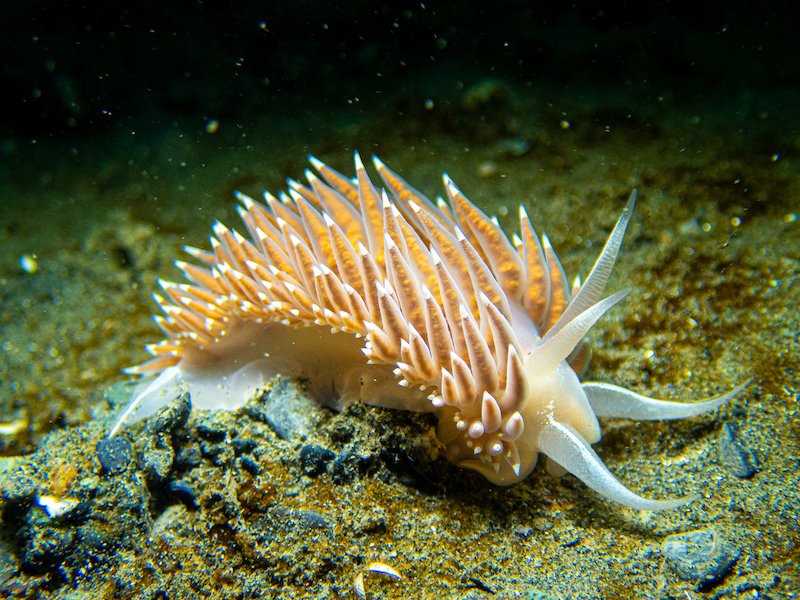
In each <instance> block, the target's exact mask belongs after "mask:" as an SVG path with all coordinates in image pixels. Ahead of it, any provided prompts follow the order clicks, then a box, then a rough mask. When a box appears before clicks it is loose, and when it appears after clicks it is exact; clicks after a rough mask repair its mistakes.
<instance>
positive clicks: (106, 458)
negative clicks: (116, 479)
mask: <svg viewBox="0 0 800 600" xmlns="http://www.w3.org/2000/svg"><path fill="white" fill-rule="evenodd" d="M95 452H96V453H97V458H98V460H100V466H101V467H102V468H103V473H105V474H106V475H113V474H115V473H121V472H122V471H124V470H125V468H126V467H127V466H128V465H129V464H130V462H131V443H130V442H129V441H128V440H127V439H125V438H124V437H120V436H116V437H112V438H103V439H102V440H100V441H99V442H97V445H96V446H95Z"/></svg>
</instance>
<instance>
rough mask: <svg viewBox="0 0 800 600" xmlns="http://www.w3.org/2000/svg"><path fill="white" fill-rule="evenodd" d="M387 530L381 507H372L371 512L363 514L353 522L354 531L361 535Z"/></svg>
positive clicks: (384, 515) (384, 514)
mask: <svg viewBox="0 0 800 600" xmlns="http://www.w3.org/2000/svg"><path fill="white" fill-rule="evenodd" d="M387 530H388V525H387V523H386V513H385V512H384V510H383V509H382V508H376V509H373V512H371V513H370V514H367V515H364V516H363V517H361V518H360V519H359V520H358V521H357V522H356V524H355V531H356V533H358V534H361V535H373V534H378V533H386V531H387Z"/></svg>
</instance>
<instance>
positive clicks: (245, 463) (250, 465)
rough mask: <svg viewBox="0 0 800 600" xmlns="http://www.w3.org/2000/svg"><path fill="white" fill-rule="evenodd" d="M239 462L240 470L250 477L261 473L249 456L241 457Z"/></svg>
mask: <svg viewBox="0 0 800 600" xmlns="http://www.w3.org/2000/svg"><path fill="white" fill-rule="evenodd" d="M239 462H240V463H241V465H242V468H243V469H244V470H245V471H247V472H248V473H250V474H251V475H258V474H259V473H261V467H260V466H258V463H257V462H256V461H254V460H253V459H252V458H250V457H249V456H242V457H241V458H240V459H239Z"/></svg>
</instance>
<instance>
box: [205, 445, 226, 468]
mask: <svg viewBox="0 0 800 600" xmlns="http://www.w3.org/2000/svg"><path fill="white" fill-rule="evenodd" d="M226 449H227V445H226V444H224V443H219V444H215V443H209V442H200V454H202V455H203V457H205V458H208V459H209V460H211V461H212V462H214V463H215V464H217V462H215V460H214V459H216V458H217V457H219V456H220V455H221V454H223V453H224V452H225V450H226ZM220 464H221V463H220Z"/></svg>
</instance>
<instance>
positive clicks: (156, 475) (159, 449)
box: [138, 433, 175, 485]
mask: <svg viewBox="0 0 800 600" xmlns="http://www.w3.org/2000/svg"><path fill="white" fill-rule="evenodd" d="M174 459H175V451H174V450H173V449H172V445H171V444H170V443H169V437H168V436H167V435H166V434H163V433H160V434H158V435H155V436H152V437H147V438H145V441H144V443H143V444H142V451H141V452H140V453H139V461H138V464H139V468H140V469H141V470H142V471H144V474H145V477H146V478H147V481H148V483H150V484H153V485H161V484H163V483H164V482H165V481H166V480H167V478H168V477H169V474H170V471H171V470H172V463H173V461H174Z"/></svg>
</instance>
